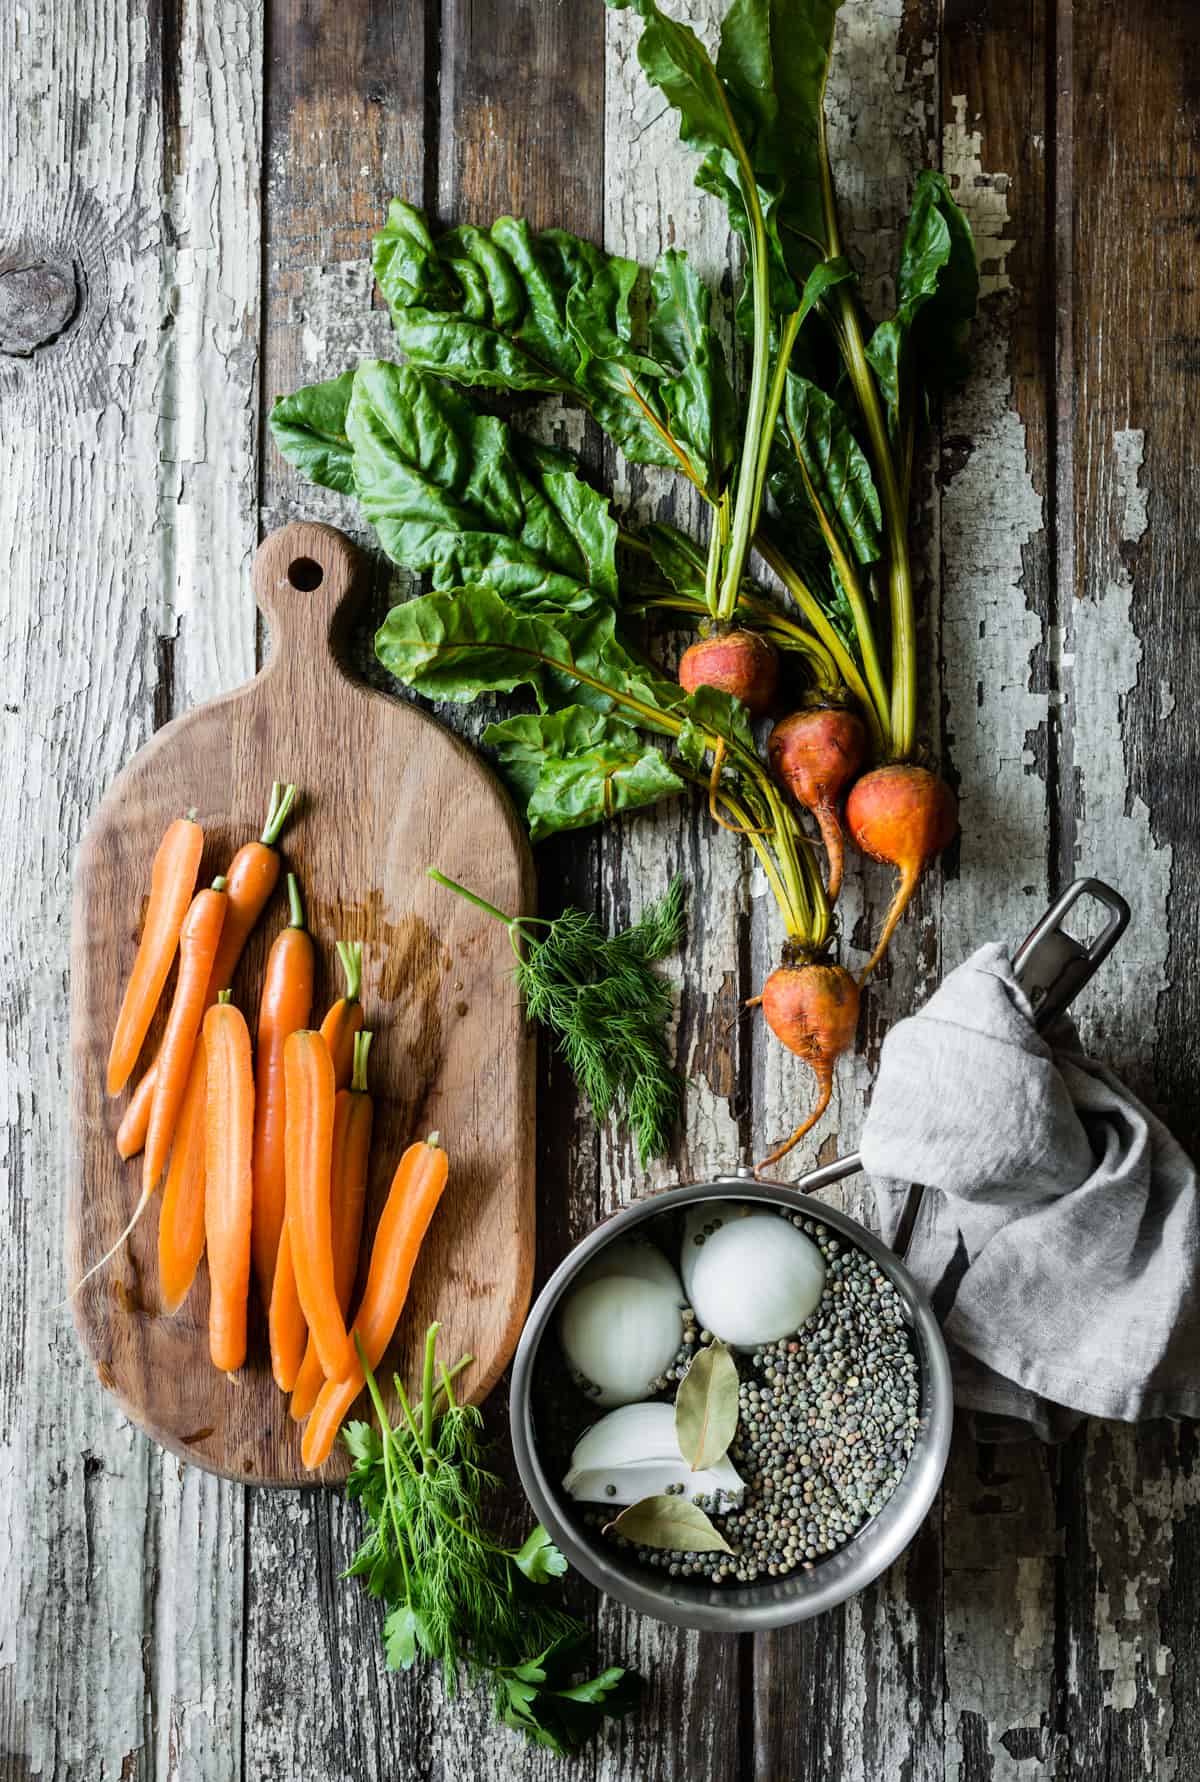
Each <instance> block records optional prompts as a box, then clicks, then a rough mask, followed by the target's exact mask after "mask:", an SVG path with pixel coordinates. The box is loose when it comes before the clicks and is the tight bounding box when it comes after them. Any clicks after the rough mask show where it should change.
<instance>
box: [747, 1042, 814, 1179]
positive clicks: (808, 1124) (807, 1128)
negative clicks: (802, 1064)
mask: <svg viewBox="0 0 1200 1782" xmlns="http://www.w3.org/2000/svg"><path fill="white" fill-rule="evenodd" d="M810 1068H811V1069H812V1072H813V1075H814V1076H815V1077H816V1079H817V1089H818V1095H817V1099H816V1101H815V1103H814V1104H813V1107H812V1111H811V1112H810V1113H809V1114H808V1116H807V1117H806V1118H805V1119H804V1120H802V1121H801V1122H800V1124H799V1126H797V1128H796V1130H795V1132H793V1133H792V1135H791V1137H790V1138H786V1139H784V1141H783V1143H782V1144H781V1145H777V1146H776V1147H775V1149H774V1150H773V1151H772V1152H771V1154H770V1156H769V1157H764V1158H763V1160H762V1162H761V1163H756V1164H755V1165H754V1173H755V1175H756V1176H757V1175H760V1174H761V1172H762V1171H763V1170H764V1169H771V1168H772V1167H773V1165H775V1164H776V1163H779V1162H780V1161H781V1159H782V1158H784V1157H786V1156H787V1154H788V1152H789V1151H792V1150H794V1149H795V1147H796V1146H797V1145H798V1144H799V1143H800V1140H801V1139H802V1138H803V1137H804V1135H805V1133H806V1132H811V1131H812V1129H813V1127H814V1126H815V1125H816V1123H817V1121H818V1120H819V1119H820V1118H821V1115H822V1114H823V1113H824V1112H825V1110H826V1108H827V1107H828V1106H829V1098H830V1096H831V1095H832V1094H833V1066H832V1064H826V1065H823V1066H818V1065H815V1064H814V1065H812V1066H811V1067H810Z"/></svg>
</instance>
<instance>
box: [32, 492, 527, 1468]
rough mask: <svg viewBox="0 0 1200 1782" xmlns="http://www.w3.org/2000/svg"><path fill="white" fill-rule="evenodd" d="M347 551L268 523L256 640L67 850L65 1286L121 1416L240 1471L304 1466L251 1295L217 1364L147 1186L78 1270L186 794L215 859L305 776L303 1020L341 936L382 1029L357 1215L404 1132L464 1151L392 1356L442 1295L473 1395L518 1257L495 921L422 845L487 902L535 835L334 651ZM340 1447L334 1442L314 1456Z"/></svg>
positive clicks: (151, 748) (426, 724) (410, 1357)
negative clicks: (257, 657)
mask: <svg viewBox="0 0 1200 1782" xmlns="http://www.w3.org/2000/svg"><path fill="white" fill-rule="evenodd" d="M360 561H361V560H360V559H359V557H358V553H357V552H356V551H355V549H354V547H353V545H351V544H350V542H349V540H348V539H347V538H346V537H345V536H344V534H342V533H340V532H338V531H336V530H335V529H334V528H333V527H331V526H324V525H315V524H313V523H312V522H310V521H294V522H293V523H292V524H291V525H290V526H284V527H281V528H280V529H279V530H278V531H276V532H272V533H271V534H269V536H268V537H267V538H266V539H265V540H264V541H263V543H262V545H261V546H260V548H259V551H258V554H257V556H256V557H255V559H254V573H253V580H254V587H255V592H256V594H257V599H258V607H259V611H260V612H261V613H262V615H263V617H264V619H265V620H266V621H267V624H268V626H269V627H270V634H271V644H272V648H271V655H270V659H269V661H268V662H267V663H266V665H265V667H264V668H263V669H262V671H261V673H260V674H259V675H257V676H256V678H255V679H254V680H253V681H252V682H251V683H250V684H249V685H248V686H246V687H241V688H238V689H236V690H235V691H233V692H231V693H226V694H223V695H222V696H221V697H220V698H218V699H215V700H212V701H209V702H207V703H205V704H204V705H202V706H199V707H197V708H196V709H195V710H194V711H190V712H187V713H186V714H185V715H184V716H182V717H180V718H178V719H176V720H175V722H174V723H172V724H169V725H167V726H166V728H165V729H163V730H160V731H158V732H157V734H156V735H155V736H154V737H153V739H152V740H151V741H150V742H149V743H147V744H146V746H145V747H144V748H142V749H140V750H139V751H138V753H137V754H136V755H135V757H134V759H133V760H132V761H131V762H130V763H129V765H128V766H127V767H126V768H125V769H124V770H123V771H122V773H121V774H120V775H119V777H118V779H117V780H116V781H115V782H114V784H113V786H112V788H111V789H110V791H109V793H108V795H107V797H106V798H105V800H104V802H103V804H102V805H101V807H100V809H99V811H98V812H97V814H96V816H95V817H94V819H93V820H92V823H91V824H90V826H89V828H88V832H87V835H86V837H85V839H84V841H83V844H82V846H81V847H80V850H79V854H78V857H77V860H76V869H75V905H74V910H73V912H72V921H71V1012H72V1019H71V1061H72V1082H71V1097H72V1114H73V1122H74V1128H75V1144H74V1154H73V1159H72V1162H73V1167H72V1172H71V1178H70V1187H69V1191H68V1196H67V1212H66V1250H67V1274H68V1279H69V1281H70V1284H71V1287H72V1289H75V1288H76V1287H77V1286H78V1284H79V1282H80V1281H81V1280H83V1285H82V1286H81V1287H79V1288H78V1291H77V1292H75V1293H74V1296H73V1305H74V1309H75V1316H76V1322H77V1324H78V1327H79V1332H80V1336H81V1338H82V1340H83V1343H84V1346H85V1348H86V1349H87V1351H88V1353H89V1355H90V1356H91V1359H92V1363H93V1365H94V1367H95V1370H96V1374H97V1377H98V1378H99V1380H100V1382H101V1384H102V1385H103V1386H104V1387H105V1388H106V1389H107V1390H108V1391H110V1392H112V1393H113V1394H114V1395H115V1396H116V1398H117V1400H118V1401H119V1403H120V1405H121V1408H122V1410H123V1411H124V1412H125V1414H126V1416H127V1417H129V1418H130V1419H131V1420H132V1421H133V1422H134V1423H136V1424H137V1426H138V1427H139V1428H140V1429H142V1430H144V1431H145V1432H146V1433H147V1434H149V1435H152V1436H153V1437H154V1438H155V1439H156V1440H157V1441H160V1442H162V1443H163V1444H164V1445H165V1446H166V1447H168V1448H170V1449H171V1450H172V1451H173V1452H174V1453H176V1454H178V1455H179V1456H180V1457H181V1458H182V1459H184V1460H189V1461H192V1462H193V1463H195V1464H196V1465H199V1466H204V1467H207V1468H208V1469H209V1470H211V1471H213V1472H217V1473H222V1474H224V1475H226V1476H227V1477H230V1478H235V1479H240V1480H242V1481H243V1482H246V1483H260V1482H261V1483H264V1484H276V1485H295V1484H312V1483H314V1482H315V1480H314V1476H313V1475H311V1474H309V1473H307V1472H306V1471H305V1468H304V1466H303V1463H302V1462H301V1459H300V1426H299V1425H298V1424H296V1423H293V1422H292V1420H291V1418H290V1417H289V1415H288V1411H287V1404H286V1401H285V1399H284V1398H283V1396H282V1395H281V1394H280V1393H279V1392H278V1391H277V1389H276V1387H275V1384H274V1381H273V1380H272V1378H271V1368H270V1359H269V1354H268V1346H267V1337H266V1327H265V1317H264V1315H263V1309H262V1307H261V1306H260V1305H259V1303H258V1301H257V1299H255V1302H254V1304H253V1306H252V1310H251V1329H250V1353H249V1358H248V1361H247V1364H246V1366H245V1367H243V1368H240V1369H239V1370H238V1373H237V1375H236V1376H235V1378H234V1379H233V1380H229V1379H227V1378H225V1376H223V1375H222V1374H219V1373H217V1372H216V1371H215V1370H214V1368H213V1367H212V1366H211V1364H210V1362H209V1359H208V1280H207V1269H206V1268H205V1267H204V1266H202V1267H201V1269H200V1272H199V1275H198V1278H197V1281H196V1284H195V1286H194V1288H193V1290H192V1292H191V1293H190V1294H189V1296H188V1298H187V1301H186V1302H185V1304H184V1305H183V1306H182V1307H181V1308H180V1310H179V1312H178V1313H176V1314H175V1315H174V1316H171V1315H169V1314H168V1313H167V1312H166V1311H165V1309H164V1307H163V1305H162V1300H161V1295H160V1292H159V1287H158V1262H157V1243H158V1239H157V1223H158V1222H157V1219H156V1217H155V1209H154V1208H153V1207H151V1208H150V1209H149V1216H148V1217H146V1218H144V1219H142V1220H141V1221H140V1222H139V1224H138V1226H137V1228H136V1229H135V1231H134V1233H133V1235H132V1237H131V1239H130V1241H129V1243H128V1244H127V1245H125V1246H123V1247H122V1249H121V1250H120V1252H119V1253H118V1255H117V1256H115V1257H114V1258H113V1259H112V1261H111V1262H109V1263H106V1264H105V1265H104V1267H103V1268H101V1269H98V1270H97V1272H95V1273H93V1274H90V1276H89V1278H87V1279H86V1280H84V1279H83V1278H84V1272H85V1270H90V1269H91V1267H92V1265H93V1264H95V1263H96V1262H97V1261H98V1259H99V1258H101V1257H103V1256H105V1255H106V1254H107V1252H108V1251H109V1250H110V1249H111V1248H112V1246H113V1245H114V1244H115V1243H116V1242H117V1240H118V1238H119V1237H120V1235H121V1233H122V1232H123V1231H124V1229H125V1225H126V1222H127V1220H128V1218H129V1216H130V1213H131V1210H132V1203H133V1202H134V1201H135V1200H136V1198H137V1194H138V1191H139V1190H140V1186H141V1167H140V1159H139V1160H137V1161H130V1162H129V1163H122V1162H121V1159H120V1158H119V1157H118V1155H117V1151H116V1131H117V1127H118V1125H119V1123H120V1119H121V1115H122V1113H123V1112H124V1108H125V1104H126V1102H127V1100H128V1095H124V1096H122V1097H119V1098H117V1099H112V1098H110V1097H109V1096H108V1094H107V1092H106V1088H105V1083H104V1070H105V1059H106V1055H107V1053H106V1048H107V1045H108V1037H109V1036H111V1033H112V1030H113V1026H114V1024H115V1021H116V1013H117V1009H118V1008H119V1006H120V999H121V996H122V994H123V992H124V985H125V981H126V979H127V976H128V973H129V969H130V966H131V964H132V960H133V955H134V951H135V949H136V944H137V933H138V927H139V923H138V916H139V904H138V902H137V900H136V899H135V900H134V901H133V902H131V900H130V887H131V886H136V885H138V883H139V881H140V880H143V879H144V875H145V863H146V862H147V861H148V860H149V859H150V858H151V857H152V855H153V852H154V849H155V847H156V845H157V838H158V837H160V836H161V835H162V834H163V832H164V830H165V829H166V826H167V824H168V823H170V822H171V821H172V818H173V816H174V815H176V814H177V813H178V812H179V811H181V810H185V809H188V808H189V807H194V808H195V810H196V812H197V815H198V818H199V821H200V822H201V823H202V825H203V827H204V843H205V852H204V860H203V862H202V864H201V871H200V879H201V881H202V882H205V883H207V882H208V881H209V880H211V879H212V878H213V877H214V875H215V874H216V873H217V872H218V871H220V870H221V869H222V868H223V867H224V866H225V865H226V864H227V863H228V861H229V860H230V859H231V858H232V855H233V853H234V851H235V850H236V848H237V847H238V846H239V845H240V843H241V842H242V841H244V840H246V839H247V838H252V837H253V836H254V835H255V834H257V832H258V830H259V829H260V828H261V827H262V822H263V811H264V809H265V803H264V801H265V799H266V797H267V792H268V789H269V788H270V786H271V784H272V782H273V781H275V780H283V781H290V782H292V783H294V784H295V785H296V786H298V787H299V788H301V791H300V798H299V802H298V804H297V808H296V810H295V813H294V815H293V817H292V819H290V820H289V822H288V825H287V829H286V831H285V833H284V837H283V842H282V852H283V856H284V862H285V864H284V871H293V870H294V871H295V872H296V874H297V875H298V877H299V881H300V885H301V888H302V896H303V899H304V905H305V914H306V917H307V920H308V924H309V927H310V930H311V931H312V933H313V936H314V938H315V939H316V941H317V977H316V991H315V996H314V1003H313V1006H314V1011H315V1012H314V1016H313V1019H314V1022H315V1021H316V1020H317V1019H318V1018H319V1014H320V1012H321V1011H322V1010H324V1009H325V1008H327V1007H328V1006H329V1005H330V1004H331V1003H332V1002H333V1001H335V1000H336V998H337V996H338V995H339V993H340V977H341V974H340V969H339V967H338V965H337V962H336V956H335V954H334V952H333V941H334V940H335V939H336V940H346V941H357V942H359V943H360V944H361V946H362V949H363V1010H364V1021H365V1024H366V1026H367V1027H368V1028H369V1029H370V1030H371V1032H372V1033H373V1034H374V1035H375V1042H374V1043H373V1045H372V1048H371V1087H372V1091H373V1101H374V1107H375V1124H374V1140H373V1144H372V1154H371V1174H370V1180H369V1182H368V1187H367V1210H366V1229H367V1231H368V1232H370V1231H371V1229H372V1227H373V1224H374V1222H375V1221H376V1220H377V1219H378V1216H379V1212H380V1210H381V1208H382V1206H383V1203H384V1200H385V1199H386V1197H387V1193H388V1188H389V1185H390V1182H391V1177H392V1172H393V1170H394V1168H395V1164H396V1160H397V1158H398V1157H399V1156H400V1155H401V1153H402V1151H403V1150H404V1148H405V1146H406V1145H408V1144H409V1143H411V1141H412V1139H413V1137H414V1136H415V1135H417V1134H423V1133H426V1132H439V1133H440V1134H441V1136H442V1141H443V1143H444V1144H445V1145H446V1146H447V1148H448V1150H449V1152H450V1154H451V1155H452V1157H453V1159H454V1188H453V1192H452V1193H448V1194H447V1196H446V1199H445V1203H444V1205H443V1207H442V1208H441V1209H440V1210H439V1216H438V1219H437V1221H436V1223H435V1225H434V1228H433V1229H432V1231H431V1232H430V1235H429V1238H428V1240H427V1242H426V1243H425V1245H424V1246H423V1248H422V1252H421V1259H420V1262H419V1264H418V1267H417V1269H416V1272H415V1274H414V1276H413V1282H412V1290H411V1295H410V1299H409V1306H410V1308H411V1315H410V1316H408V1317H406V1320H405V1324H404V1329H403V1332H402V1333H401V1336H400V1337H398V1339H397V1343H396V1345H395V1347H396V1354H395V1356H394V1362H395V1365H397V1366H399V1367H400V1368H401V1370H402V1372H403V1373H404V1375H405V1377H406V1378H412V1377H414V1375H415V1374H416V1373H418V1372H419V1370H420V1359H421V1353H422V1351H423V1341H422V1333H423V1332H424V1331H425V1329H426V1328H427V1327H428V1325H429V1324H430V1323H431V1322H432V1321H433V1319H434V1318H440V1319H441V1321H442V1324H443V1329H444V1335H443V1339H442V1340H443V1342H444V1343H445V1345H446V1350H447V1352H448V1353H450V1354H452V1355H455V1356H458V1355H470V1356H472V1357H473V1358H474V1359H473V1363H472V1365H471V1367H469V1368H468V1369H467V1371H466V1372H465V1373H464V1374H463V1376H462V1387H463V1391H464V1393H465V1394H466V1395H467V1396H468V1397H470V1398H472V1399H476V1400H479V1399H482V1398H483V1397H485V1396H486V1395H487V1393H488V1392H489V1391H490V1390H491V1388H492V1387H493V1386H494V1385H495V1383H496V1381H497V1380H498V1379H499V1377H500V1375H501V1373H502V1372H503V1370H504V1368H505V1367H506V1366H507V1365H508V1362H509V1360H510V1359H511V1356H512V1353H513V1350H514V1349H515V1348H516V1344H517V1338H518V1337H519V1335H520V1332H521V1325H522V1323H523V1321H524V1316H525V1312H526V1310H527V1308H528V1304H529V1289H530V1286H531V1284H532V1281H533V1251H534V1154H533V1144H534V1136H533V1135H534V1072H533V1066H534V1051H533V1044H532V1036H531V1035H530V1034H529V1030H528V1028H527V1026H526V1024H525V1022H524V1021H523V1019H522V1016H521V1011H520V1005H519V1001H518V999H517V997H516V995H515V992H514V991H513V988H512V984H511V978H510V970H511V957H512V956H511V951H510V948H509V943H508V936H507V934H506V932H505V929H504V927H503V925H502V924H501V923H499V922H496V921H495V920H494V919H493V918H491V917H489V916H487V915H484V914H483V913H481V912H480V911H479V910H477V909H475V908H474V907H473V906H472V905H471V904H469V903H467V902H466V901H465V899H462V898H458V897H453V896H451V895H450V894H449V893H448V892H446V891H444V890H442V889H440V888H439V887H438V886H436V885H435V884H434V883H433V882H432V880H430V879H429V877H428V876H427V874H426V871H425V868H426V866H427V865H430V864H436V865H438V866H439V867H440V868H441V869H442V870H443V871H444V872H446V873H448V874H449V875H450V876H451V877H452V878H457V879H458V880H459V882H460V883H461V882H463V881H464V880H469V881H470V882H471V883H472V884H480V885H483V886H485V887H486V888H487V891H488V894H489V895H490V896H492V897H494V898H495V899H496V901H497V903H498V904H499V905H500V907H502V908H509V909H517V908H526V907H528V906H529V903H530V900H531V899H532V897H533V896H534V894H535V886H534V875H533V862H532V857H531V854H530V850H529V845H528V840H527V838H526V836H525V833H524V830H523V826H522V825H521V824H520V822H519V820H518V818H517V816H516V813H515V812H514V810H513V809H512V806H511V804H510V802H509V800H508V797H507V795H506V794H505V793H504V791H503V790H502V788H501V787H500V785H499V783H498V782H497V780H496V778H495V776H494V775H493V774H492V773H491V772H490V771H489V770H488V769H487V768H486V767H485V766H484V764H483V763H482V761H481V759H480V757H479V756H478V754H476V753H475V752H474V751H473V750H471V749H468V748H467V747H466V746H465V744H463V743H462V742H461V741H460V740H459V739H458V738H457V737H455V736H453V735H452V734H451V733H450V732H449V731H448V730H446V729H445V728H444V727H442V726H441V725H439V724H438V723H437V722H436V721H435V720H432V719H430V718H429V717H428V716H426V714H425V713H424V712H422V711H420V710H418V709H417V707H416V706H414V705H412V704H408V703H405V702H402V701H400V700H395V699H389V698H388V697H387V696H386V695H385V694H382V693H378V692H375V691H374V690H372V689H370V688H367V687H365V686H363V685H362V683H361V681H359V680H357V679H352V678H350V676H349V675H348V674H347V673H346V670H345V668H344V667H343V665H342V663H341V661H340V660H339V656H338V651H339V647H340V642H341V640H342V639H344V638H347V637H350V636H352V635H353V630H354V625H355V620H356V616H357V604H358V602H357V594H356V589H355V583H356V581H357V579H358V578H357V576H356V570H357V568H358V567H359V563H360ZM362 567H363V568H364V569H365V567H366V565H365V562H363V563H362ZM331 737H334V738H336V739H337V743H336V747H333V748H331V747H330V738H331ZM384 763H386V764H387V771H386V772H385V771H383V770H382V769H383V764H384ZM280 884H281V889H280V890H279V891H277V893H276V896H275V898H274V900H273V902H272V904H271V905H270V906H269V908H268V911H267V913H266V915H265V916H264V918H263V921H262V922H261V923H260V925H259V928H258V930H257V931H256V933H255V935H254V937H253V939H252V941H251V944H250V945H249V946H248V947H247V949H246V955H245V958H244V960H243V962H242V964H241V966H240V967H239V969H238V973H237V978H236V980H235V985H234V989H235V991H236V993H237V995H238V1000H239V1003H240V1006H242V1007H243V1008H244V1009H245V1010H246V1012H247V1016H248V1019H249V1020H250V1023H251V1029H252V1031H253V1026H254V1018H255V1010H256V1008H257V1002H258V996H259V993H260V990H261V985H262V978H263V966H264V963H265V959H266V953H267V949H268V947H269V945H270V943H271V942H272V941H273V939H274V937H275V935H276V934H277V933H278V931H279V929H280V927H281V925H282V924H283V922H285V921H286V907H287V906H286V899H285V898H284V897H283V895H282V876H281V881H280ZM160 1025H161V1024H157V1025H156V1026H154V1027H152V1029H151V1032H150V1035H149V1036H148V1038H147V1042H146V1046H145V1047H144V1049H143V1058H144V1059H145V1058H149V1057H150V1056H152V1055H153V1051H154V1049H155V1047H156V1045H157V1040H158V1032H159V1026H160ZM347 1470H348V1466H347V1457H346V1455H345V1453H344V1451H343V1450H342V1449H341V1448H340V1446H339V1448H338V1449H336V1450H335V1452H334V1454H333V1455H332V1456H331V1457H330V1459H329V1460H328V1461H327V1462H326V1464H325V1467H324V1468H322V1469H321V1476H322V1477H326V1478H338V1477H341V1476H344V1474H345V1472H346V1471H347Z"/></svg>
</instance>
